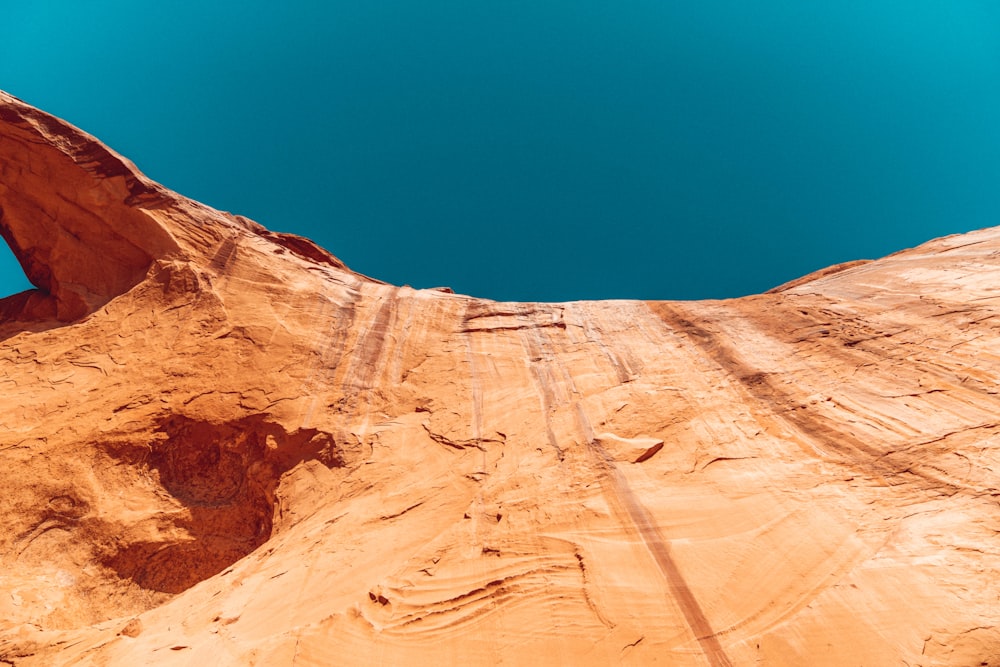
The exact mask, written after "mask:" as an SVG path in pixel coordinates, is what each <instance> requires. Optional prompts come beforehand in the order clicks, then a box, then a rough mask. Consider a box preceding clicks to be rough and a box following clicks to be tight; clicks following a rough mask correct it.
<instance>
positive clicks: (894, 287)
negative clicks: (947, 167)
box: [0, 95, 1000, 666]
mask: <svg viewBox="0 0 1000 667" xmlns="http://www.w3.org/2000/svg"><path fill="white" fill-rule="evenodd" d="M0 230H2V233H3V235H4V238H6V239H7V240H8V242H9V243H10V245H11V247H12V248H13V250H14V252H15V254H16V255H17V257H18V258H19V260H20V261H21V263H22V265H23V266H24V267H25V271H26V274H27V275H28V277H29V279H31V280H32V282H33V283H34V284H35V285H37V286H38V288H39V289H38V290H36V291H32V292H30V293H26V294H22V295H16V296H13V297H9V298H7V299H5V300H3V302H2V303H0V314H2V316H3V323H2V324H0V391H2V397H3V405H4V409H3V411H2V412H0V456H2V457H3V465H2V466H0V482H2V484H3V488H4V493H3V494H2V495H0V509H2V512H3V516H4V517H5V521H4V524H3V526H2V528H0V564H2V569H0V583H2V585H0V662H2V661H5V662H6V663H7V664H15V665H18V666H30V665H129V666H131V665H137V664H144V665H158V664H164V665H168V664H169V665H176V664H213V665H243V664H258V665H292V664H302V665H305V664H324V665H325V664H347V665H351V664H357V665H367V664H372V663H380V664H407V665H409V664H434V665H438V664H483V665H486V664H489V665H493V664H498V663H502V662H506V663H510V664H573V665H580V664H595V665H597V664H600V665H605V664H617V663H622V664H647V663H650V664H651V663H660V664H671V665H705V664H708V665H730V664H732V665H758V664H765V665H803V664H810V665H848V664H865V665H882V664H909V665H925V666H930V665H969V664H972V665H979V664H993V663H994V662H995V661H996V660H997V658H998V656H1000V630H998V620H1000V619H998V617H1000V578H998V577H996V576H994V573H995V572H997V571H998V570H1000V511H998V510H1000V507H998V502H1000V479H998V471H1000V453H998V452H1000V449H998V443H1000V418H998V416H997V415H998V414H1000V400H998V391H1000V389H998V386H997V383H998V379H1000V349H998V347H997V343H996V341H997V327H998V322H1000V318H998V315H1000V289H998V286H1000V229H985V230H980V231H977V232H973V233H970V234H965V235H962V236H956V237H948V238H943V239H938V240H935V241H932V242H930V243H927V244H925V245H923V246H921V247H919V248H915V249H913V250H908V251H905V252H902V253H897V254H895V255H892V256H890V257H887V258H884V259H881V260H876V261H873V262H867V263H860V264H855V265H848V266H842V267H839V268H840V269H841V270H837V271H831V272H826V273H823V272H821V273H819V274H814V275H813V276H811V277H807V278H806V279H804V280H801V281H796V282H793V283H791V284H789V285H786V286H783V287H782V288H778V289H777V290H776V291H773V292H772V293H769V294H764V295H759V296H753V297H747V298H743V299H733V300H727V301H704V302H683V303H681V302H676V303H671V302H635V301H600V302H574V303H564V304H529V303H495V302H491V301H486V300H482V299H475V298H471V297H468V296H463V295H456V294H450V293H448V292H445V291H440V290H426V291H420V290H413V289H410V288H406V287H395V286H391V285H386V284H383V283H380V282H378V281H375V280H372V279H369V278H366V277H364V276H360V275H358V274H356V273H353V272H351V271H349V270H348V269H347V268H346V267H344V266H343V264H342V263H340V262H339V261H338V260H337V259H336V258H334V257H333V256H332V255H330V254H329V253H327V252H326V251H325V250H323V249H321V248H319V247H318V246H316V245H315V244H313V243H311V242H309V241H307V240H305V239H300V238H298V237H294V236H290V235H286V234H276V233H272V232H269V231H267V230H265V229H264V228H263V227H261V226H260V225H258V224H256V223H254V222H251V221H249V220H246V219H245V218H242V217H239V216H233V215H229V214H226V213H222V212H219V211H215V210H213V209H210V208H208V207H205V206H203V205H200V204H197V203H195V202H192V201H190V200H187V199H185V198H183V197H181V196H180V195H178V194H176V193H173V192H170V191H168V190H166V189H164V188H162V187H160V186H158V185H156V184H153V183H151V182H150V181H148V180H147V179H145V178H144V177H143V176H142V175H141V174H139V173H138V172H137V171H136V170H135V167H134V166H133V165H131V163H129V162H128V161H127V160H125V159H124V158H122V157H120V156H118V155H116V154H115V153H113V152H112V151H110V150H109V149H107V148H106V147H104V146H103V145H101V144H100V143H99V142H98V141H97V140H96V139H94V138H92V137H90V136H88V135H86V134H85V133H83V132H81V131H80V130H77V129H76V128H73V127H71V126H69V125H67V124H66V123H64V122H62V121H59V120H57V119H55V118H52V117H51V116H48V115H46V114H44V113H42V112H40V111H38V110H36V109H33V108H31V107H29V106H28V105H26V104H24V103H22V102H20V101H18V100H16V99H14V98H11V97H10V96H6V95H0ZM659 443H664V444H662V446H661V445H660V444H659ZM657 447H660V448H659V449H658V450H657V451H655V452H653V450H654V449H657ZM650 452H652V454H655V455H650V456H646V454H649V453H650ZM639 459H643V460H642V462H641V463H639V464H636V463H634V461H636V460H639Z"/></svg>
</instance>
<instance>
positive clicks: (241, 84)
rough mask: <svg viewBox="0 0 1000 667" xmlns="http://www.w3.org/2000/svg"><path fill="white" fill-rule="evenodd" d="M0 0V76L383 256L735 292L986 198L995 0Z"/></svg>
mask: <svg viewBox="0 0 1000 667" xmlns="http://www.w3.org/2000/svg"><path fill="white" fill-rule="evenodd" d="M4 4H5V5H7V6H5V7H4V10H3V11H4V20H3V22H2V23H0V88H2V89H4V90H7V91H8V92H10V93H12V94H14V95H16V96H18V97H20V98H22V99H24V100H25V101H27V102H29V103H31V104H34V105H36V106H39V107H41V108H43V109H45V110H46V111H49V112H50V113H54V114H56V115H58V116H61V117H63V118H65V119H67V120H69V121H70V122H72V123H74V124H76V125H78V126H80V127H82V128H83V129H85V130H87V131H88V132H91V133H92V134H95V135H96V136H98V137H99V138H101V139H102V140H103V141H105V142H106V143H108V144H109V145H110V146H111V147H112V148H114V149H116V150H118V151H119V152H121V153H123V154H125V155H126V156H127V157H129V158H131V159H132V160H133V161H134V162H136V164H138V166H139V167H140V169H142V170H143V171H144V172H146V173H147V174H148V175H149V176H150V177H151V178H153V179H155V180H157V181H160V182H161V183H163V184H164V185H166V186H168V187H170V188H173V189H175V190H177V191H179V192H181V193H182V194H185V195H187V196H190V197H193V198H195V199H198V200H200V201H203V202H205V203H207V204H210V205H212V206H215V207H217V208H222V209H225V210H230V211H233V212H236V213H241V214H243V215H246V216H248V217H251V218H253V219H255V220H257V221H258V222H260V223H262V224H264V225H266V226H268V227H270V228H272V229H276V230H281V231H288V232H293V233H298V234H302V235H304V236H308V237H310V238H312V239H314V240H316V241H317V242H318V243H320V244H321V245H323V246H324V247H326V248H328V249H329V250H330V251H331V252H333V253H334V254H336V255H337V256H339V257H340V258H341V259H343V260H344V261H345V262H347V263H348V265H349V266H351V267H352V268H354V269H356V270H358V271H361V272H363V273H366V274H369V275H372V276H374V277H377V278H380V279H383V280H387V281H389V282H393V283H397V284H404V283H405V284H410V285H413V286H415V287H431V286H436V285H449V286H451V287H453V288H454V289H455V290H456V291H459V292H463V293H469V294H474V295H477V296H483V297H489V298H495V299H517V300H550V301H557V300H571V299H582V298H647V299H656V298H663V299H696V298H719V297H730V296H740V295H744V294H748V293H754V292H759V291H763V290H766V289H768V288H770V287H772V286H774V285H777V284H779V283H781V282H784V281H786V280H790V279H792V278H795V277H798V276H800V275H802V274H805V273H807V272H809V271H812V270H815V269H819V268H822V267H824V266H827V265H829V264H832V263H836V262H842V261H847V260H851V259H857V258H863V257H868V258H871V257H878V256H881V255H885V254H888V253H890V252H893V251H895V250H899V249H901V248H904V247H908V246H912V245H916V244H918V243H921V242H923V241H925V240H928V239H930V238H933V237H936V236H940V235H944V234H950V233H957V232H963V231H968V230H971V229H976V228H980V227H986V226H992V225H996V224H1000V187H997V184H998V183H1000V131H998V127H1000V126H998V124H997V119H998V118H1000V5H998V4H997V3H995V2H986V1H983V2H972V1H963V0H950V1H949V2H940V1H938V0H934V1H921V0H907V1H902V0H900V1H890V0H865V1H864V2H853V1H851V0H842V1H838V2H829V1H823V2H816V1H812V0H794V1H788V2H778V1H777V0H760V1H758V2H752V3H750V2H737V1H735V0H734V1H730V2H724V1H722V0H699V2H690V1H685V2H676V1H673V0H648V1H633V0H620V1H616V2H611V1H607V2H596V1H592V0H572V1H569V0H546V1H545V2H538V1H537V0H536V1H532V2H528V1H521V0H505V1H504V2H499V1H483V0H454V1H445V0H424V1H423V2H419V3H418V2H409V1H407V2H404V1H399V0H357V1H351V2H345V1H342V0H329V1H327V2H286V3H271V2H256V1H245V2H238V3H237V2H228V1H221V0H213V1H212V2H197V3H196V2H187V1H183V0H182V1H178V2H171V3H160V4H159V5H147V6H144V7H143V8H142V9H141V10H139V9H137V7H136V5H135V3H126V2H119V1H112V0H94V1H92V2H86V3H80V2H69V1H68V0H67V1H65V2H58V1H52V0H50V1H47V2H45V1H43V2H32V3H16V4H14V3H4ZM0 150H2V145H0ZM24 286H25V283H24V279H23V276H20V274H19V271H18V270H17V267H16V264H15V263H14V262H13V260H12V258H11V257H10V255H9V252H7V251H6V250H4V251H3V253H2V254H0V293H3V294H9V293H12V292H15V291H18V290H19V289H22V288H23V287H24Z"/></svg>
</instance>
